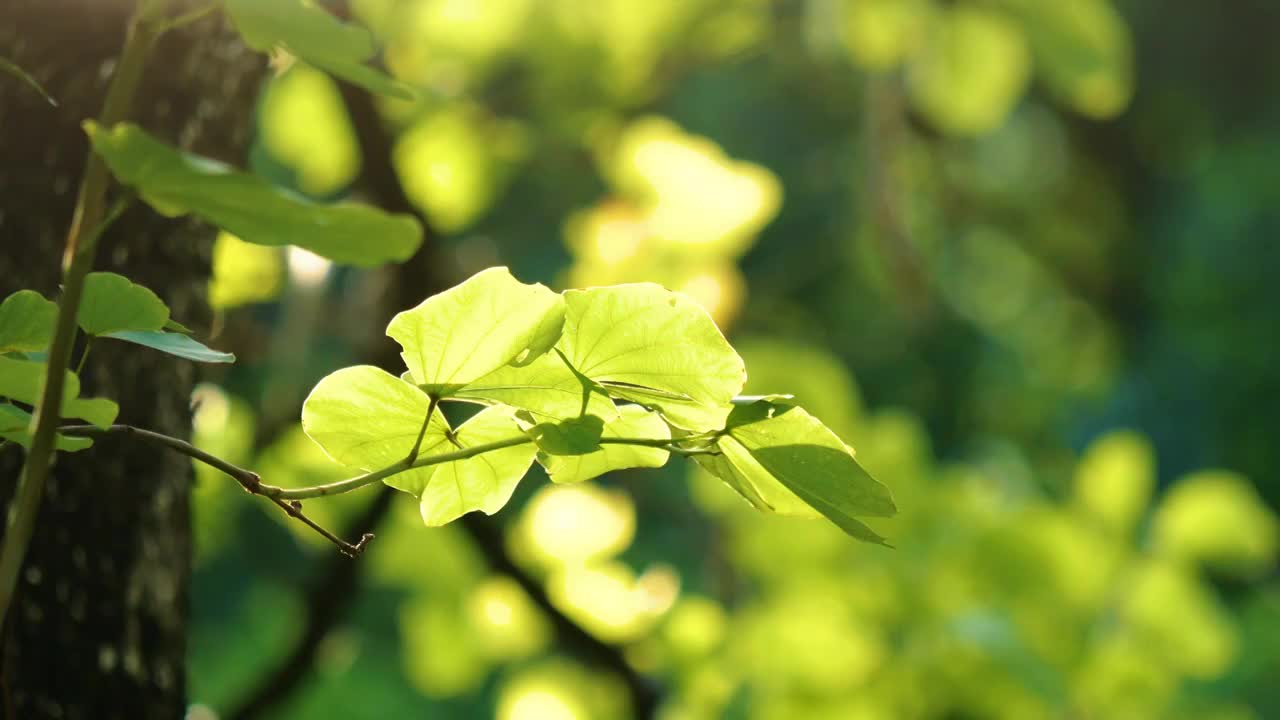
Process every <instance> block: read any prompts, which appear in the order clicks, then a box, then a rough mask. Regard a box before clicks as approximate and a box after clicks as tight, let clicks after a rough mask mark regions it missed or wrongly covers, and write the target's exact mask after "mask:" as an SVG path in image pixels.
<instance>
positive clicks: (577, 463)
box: [538, 405, 671, 483]
mask: <svg viewBox="0 0 1280 720" xmlns="http://www.w3.org/2000/svg"><path fill="white" fill-rule="evenodd" d="M619 413H620V415H621V416H620V417H619V418H618V419H617V420H614V421H612V422H609V423H607V424H605V426H604V430H603V432H602V433H601V439H606V440H607V439H609V438H634V439H649V440H670V439H671V428H669V427H667V424H666V423H665V422H663V421H662V418H660V417H658V416H657V415H655V414H654V413H651V412H648V411H646V410H645V409H644V408H642V407H640V406H639V405H624V406H623V407H621V408H619ZM669 456H670V453H668V452H667V451H666V450H663V449H662V448H655V447H648V446H645V445H618V444H612V443H603V444H600V445H599V448H598V449H597V450H595V451H594V452H590V453H587V454H585V455H571V456H565V455H551V454H548V453H539V455H538V462H539V463H541V464H542V466H543V467H544V468H546V469H547V473H548V474H549V475H550V476H551V480H552V481H553V482H557V483H578V482H582V481H584V480H590V479H591V478H593V477H597V476H600V475H603V474H605V473H607V472H613V471H614V470H623V469H625V468H637V467H662V466H663V465H666V464H667V459H668V457H669Z"/></svg>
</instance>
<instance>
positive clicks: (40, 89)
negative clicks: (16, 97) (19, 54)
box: [0, 57, 58, 107]
mask: <svg viewBox="0 0 1280 720" xmlns="http://www.w3.org/2000/svg"><path fill="white" fill-rule="evenodd" d="M0 70H3V71H4V72H7V73H9V74H10V75H12V76H14V77H16V78H18V79H19V80H21V81H22V82H23V83H25V84H26V85H27V87H29V88H31V89H32V90H35V91H36V92H37V93H39V94H40V97H42V98H44V100H45V102H47V103H49V104H50V105H52V106H54V107H58V101H57V100H54V99H53V96H52V95H50V94H49V93H48V92H46V91H45V89H44V86H43V85H41V84H40V82H39V81H38V80H36V79H35V78H34V77H32V76H31V73H29V72H27V71H26V70H23V69H22V68H21V67H19V66H18V64H17V63H15V62H14V61H12V60H9V59H8V58H2V57H0Z"/></svg>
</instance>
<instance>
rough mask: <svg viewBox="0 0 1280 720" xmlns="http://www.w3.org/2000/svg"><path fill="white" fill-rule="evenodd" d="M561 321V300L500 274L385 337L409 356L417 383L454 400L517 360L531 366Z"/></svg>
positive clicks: (422, 310)
mask: <svg viewBox="0 0 1280 720" xmlns="http://www.w3.org/2000/svg"><path fill="white" fill-rule="evenodd" d="M563 316H564V301H563V300H562V298H561V297H560V296H559V295H558V294H556V293H554V292H552V291H551V290H549V289H548V288H547V287H545V286H543V285H526V284H524V283H522V282H520V281H519V280H516V279H515V278H514V277H512V276H511V273H510V272H509V271H508V270H507V269H506V268H505V267H496V268H490V269H488V270H484V271H482V272H480V273H477V274H475V275H473V276H472V277H471V278H470V279H468V280H466V281H465V282H463V283H462V284H461V285H458V286H456V287H454V288H451V289H449V290H446V291H445V292H442V293H440V294H438V295H433V296H432V297H429V298H427V299H426V300H425V301H423V303H422V304H420V305H418V306H417V307H415V308H413V309H410V310H406V311H404V312H402V313H400V314H399V315H396V316H395V317H394V318H392V319H391V324H390V325H388V326H387V335H389V336H391V337H392V338H393V339H395V341H396V342H398V343H400V346H401V347H402V348H404V352H402V353H401V357H403V358H404V362H405V365H407V366H408V367H409V372H410V373H411V374H412V376H413V380H414V382H415V383H417V384H418V385H419V386H421V387H422V388H423V389H425V390H426V391H427V392H429V393H433V394H435V395H437V396H438V397H449V396H451V395H452V394H454V393H455V392H457V391H458V390H459V389H461V388H463V387H465V386H467V385H469V384H471V383H473V382H475V381H476V380H479V379H480V378H482V377H484V376H486V375H488V374H489V373H492V372H494V371H495V370H497V369H498V368H501V367H502V366H504V365H507V364H509V363H511V362H512V361H513V360H517V359H520V360H522V361H524V360H530V361H531V360H532V359H533V358H532V357H530V354H531V353H532V352H535V351H537V350H538V348H540V347H544V346H546V347H549V345H547V341H548V338H549V337H550V336H551V335H552V334H553V333H552V332H551V331H550V330H549V329H548V328H555V329H556V330H557V331H558V329H559V327H560V325H561V324H562V322H563ZM555 334H556V335H557V336H558V332H557V333H555Z"/></svg>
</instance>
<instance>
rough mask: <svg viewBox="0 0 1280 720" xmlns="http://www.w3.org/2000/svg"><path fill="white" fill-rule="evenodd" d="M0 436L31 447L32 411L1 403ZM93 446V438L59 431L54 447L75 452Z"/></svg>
mask: <svg viewBox="0 0 1280 720" xmlns="http://www.w3.org/2000/svg"><path fill="white" fill-rule="evenodd" d="M0 438H4V439H5V440H9V441H11V442H15V443H17V444H19V445H21V446H22V447H25V448H30V447H31V413H29V412H27V411H26V410H23V409H22V408H19V407H14V406H13V405H10V404H8V403H0ZM92 446H93V439H92V438H87V437H68V436H66V435H63V434H61V433H58V435H57V437H56V439H55V440H54V447H55V448H57V449H58V450H62V451H65V452H75V451H77V450H84V449H85V448H88V447H92Z"/></svg>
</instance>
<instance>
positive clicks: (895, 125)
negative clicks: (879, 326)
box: [863, 75, 929, 319]
mask: <svg viewBox="0 0 1280 720" xmlns="http://www.w3.org/2000/svg"><path fill="white" fill-rule="evenodd" d="M866 85H867V91H866V110H865V113H866V120H865V125H864V127H865V129H866V132H865V135H864V138H863V150H864V152H865V153H866V176H865V177H866V190H865V191H864V194H863V200H864V207H865V209H866V212H867V213H868V214H869V215H870V217H871V225H872V232H871V235H872V236H873V237H874V238H875V241H876V245H877V247H878V249H879V251H880V256H881V258H882V259H883V261H884V264H885V267H886V269H887V270H888V274H889V276H890V278H891V281H892V283H893V286H894V289H895V290H896V292H897V296H898V299H899V300H901V301H902V308H903V310H904V314H905V315H907V316H908V317H910V318H913V319H918V318H920V317H921V316H922V315H923V314H924V313H925V311H926V310H927V309H928V304H929V280H928V277H926V272H925V268H924V263H923V261H922V260H921V258H920V255H919V253H918V252H917V251H916V248H915V245H914V244H913V243H912V241H911V233H910V230H908V228H907V224H906V221H905V219H904V218H903V217H902V207H901V202H900V201H901V198H902V195H903V193H902V189H901V188H900V187H899V185H898V183H897V182H895V178H894V173H895V168H894V156H895V153H896V151H897V146H898V144H899V142H900V141H901V138H902V134H903V133H904V132H905V131H906V123H905V119H904V109H903V106H902V93H901V90H900V88H899V87H898V85H897V84H896V81H895V80H894V79H892V78H889V77H880V76H875V75H872V76H869V77H867V80H866Z"/></svg>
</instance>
